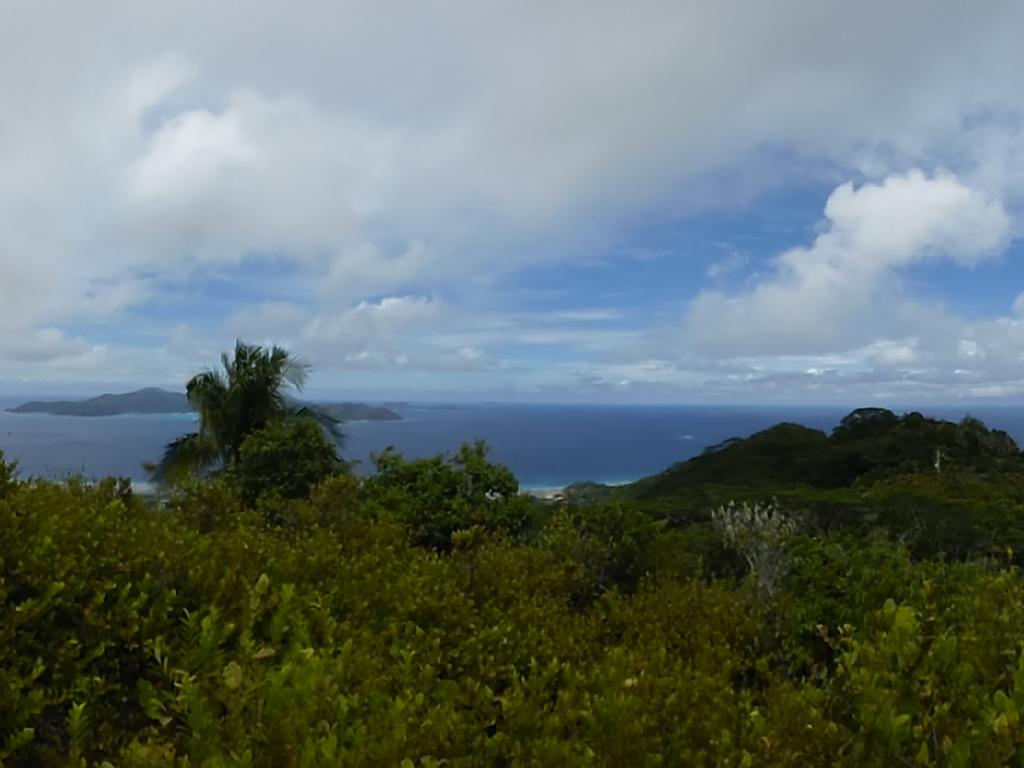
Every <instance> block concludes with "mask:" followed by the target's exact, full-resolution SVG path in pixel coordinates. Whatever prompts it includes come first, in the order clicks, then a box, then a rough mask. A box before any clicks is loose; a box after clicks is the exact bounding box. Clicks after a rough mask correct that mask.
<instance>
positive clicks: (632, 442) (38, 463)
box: [0, 398, 1024, 488]
mask: <svg viewBox="0 0 1024 768" xmlns="http://www.w3.org/2000/svg"><path fill="white" fill-rule="evenodd" d="M18 402H21V400H18V399H10V398H7V399H0V408H6V407H9V406H11V405H15V404H17V403H18ZM849 410H850V409H849V408H838V407H830V408H784V407H748V406H732V407H718V406H590V405H588V406H582V405H581V406H564V405H450V406H435V405H431V406H410V407H408V408H403V409H400V413H401V414H402V416H403V417H404V420H403V421H396V422H360V423H352V424H348V425H346V428H345V430H346V433H347V439H346V442H345V445H344V447H343V450H342V453H343V455H344V456H345V457H346V458H349V459H354V460H356V461H357V462H358V464H357V470H358V471H360V472H369V471H372V466H373V465H372V461H371V459H370V456H371V454H372V453H373V452H376V451H381V450H383V449H384V448H386V447H387V446H389V445H393V446H395V447H396V448H397V449H398V450H400V451H402V452H403V453H404V454H405V455H406V456H409V457H411V458H415V457H422V456H429V455H432V454H435V453H439V452H449V453H450V452H453V451H455V450H457V449H458V446H459V445H460V444H461V443H462V442H465V441H469V440H474V439H477V438H480V439H484V440H486V441H487V442H488V443H489V444H490V446H491V453H492V457H493V458H494V459H496V460H497V461H501V462H503V463H505V464H507V465H508V466H509V467H510V468H511V469H512V470H513V471H514V472H515V473H516V476H517V477H518V478H519V480H520V482H521V483H522V485H523V486H524V487H527V488H552V487H559V486H563V485H566V484H568V483H571V482H577V481H582V480H596V481H600V482H626V481H630V480H634V479H636V478H638V477H642V476H644V475H649V474H652V473H654V472H658V471H660V470H662V469H664V468H665V467H667V466H669V465H671V464H673V463H675V462H677V461H682V460H685V459H687V458H690V457H692V456H695V455H696V454H698V453H700V451H701V450H703V449H704V448H705V447H706V446H708V445H713V444H714V443H718V442H721V441H722V440H724V439H726V438H729V437H734V436H745V435H749V434H751V433H752V432H755V431H757V430H759V429H763V428H765V427H768V426H771V425H772V424H775V423H777V422H779V421H796V422H799V423H802V424H806V425H808V426H812V427H818V428H822V429H831V428H832V427H833V426H834V425H835V424H836V422H838V420H839V419H840V418H842V416H843V415H844V414H845V413H847V412H848V411H849ZM894 410H898V411H903V410H906V409H894ZM922 410H924V411H925V413H927V414H929V415H935V416H940V417H942V418H953V419H959V418H961V417H962V416H963V415H964V413H965V412H967V411H968V410H970V412H971V413H973V414H974V415H977V416H979V417H980V418H982V419H983V420H984V421H985V422H986V423H988V424H990V425H992V426H996V427H999V428H1002V429H1006V430H1007V431H1008V432H1010V434H1011V435H1013V436H1014V437H1016V438H1017V439H1018V440H1019V441H1020V440H1022V439H1024V408H1020V407H1011V408H1006V407H999V408H996V407H975V408H970V409H966V408H954V407H949V408H930V409H922ZM193 421H194V420H193V418H192V417H191V416H188V415H174V416H163V415H162V416H115V417H107V418H78V417H69V416H47V415H45V414H12V413H6V412H3V411H0V449H2V450H3V451H4V452H5V453H6V454H7V456H8V457H9V458H15V459H17V460H18V462H19V466H20V468H21V470H22V473H23V474H25V475H42V476H48V477H61V476H64V475H67V474H69V473H74V472H81V473H83V474H85V475H86V476H88V477H102V476H104V475H110V474H114V475H124V476H128V477H131V478H133V479H135V480H142V479H144V477H145V473H144V472H143V469H142V463H143V462H144V461H146V460H152V459H155V458H157V457H158V456H159V455H160V452H161V449H162V447H163V445H164V444H165V443H167V442H168V441H169V440H171V439H172V438H174V437H176V436H178V435H180V434H181V433H183V432H187V431H190V429H191V428H192V424H193Z"/></svg>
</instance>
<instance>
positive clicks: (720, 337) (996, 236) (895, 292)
mask: <svg viewBox="0 0 1024 768" xmlns="http://www.w3.org/2000/svg"><path fill="white" fill-rule="evenodd" d="M825 218H826V224H825V226H824V231H823V232H822V233H821V234H820V235H818V237H817V238H816V239H815V241H814V244H813V245H811V246H810V247H807V248H793V249H791V250H789V251H786V252H785V253H783V254H781V255H780V256H779V257H778V259H777V260H776V263H775V268H774V271H773V272H772V273H771V274H770V275H768V276H767V277H765V278H764V279H762V280H761V281H760V282H758V283H757V284H756V285H754V287H752V288H750V289H749V290H746V291H744V292H741V293H738V294H735V295H728V294H725V293H722V292H719V291H705V292H704V293H701V294H700V295H698V296H697V298H696V299H695V300H694V301H693V302H692V304H691V306H690V308H689V312H688V315H687V317H686V320H685V323H684V332H685V335H686V338H687V339H688V340H689V341H690V342H691V343H692V344H693V345H694V347H695V348H696V349H697V350H699V351H700V352H701V353H703V354H704V355H707V356H710V357H739V356H745V355H752V354H759V355H764V354H776V355H790V354H807V353H819V354H821V353H828V352H838V351H844V350H850V349H855V348H858V347H861V346H863V345H865V344H869V343H872V342H874V341H876V340H878V338H879V336H880V335H890V336H891V335H892V334H895V335H897V337H899V336H903V335H906V334H908V333H914V332H915V331H916V330H917V329H918V328H919V326H920V324H921V323H927V322H928V317H927V315H928V313H929V311H928V310H927V308H922V307H918V306H917V305H915V304H914V303H913V302H911V301H909V300H908V299H906V298H905V297H904V296H902V294H901V293H900V291H899V287H898V278H899V271H900V270H901V269H904V268H906V267H908V266H910V265H911V264H914V263H916V262H920V261H923V260H926V259H943V258H948V259H952V260H954V261H956V262H957V263H960V264H975V263H978V262H979V261H981V260H982V259H985V258H988V257H991V256H992V255H994V254H997V253H999V251H1000V250H1001V248H1003V247H1004V246H1005V245H1006V243H1007V239H1008V237H1009V232H1010V219H1009V216H1008V214H1007V213H1006V211H1005V210H1004V208H1003V206H1002V204H1001V203H999V202H998V201H995V200H992V199H990V198H989V197H988V196H987V195H985V194H984V193H982V192H979V191H978V190H974V189H971V188H970V187H968V186H966V185H965V184H964V183H963V182H962V181H960V180H959V179H957V178H956V177H954V176H951V175H948V174H939V175H935V176H931V177H929V176H926V175H924V174H923V173H921V172H919V171H911V172H910V173H907V174H900V175H893V176H889V177H888V178H886V179H885V180H884V181H882V182H881V183H878V184H864V185H862V186H860V187H859V188H855V187H854V186H853V185H852V184H844V185H843V186H841V187H839V188H838V189H836V190H835V191H834V192H833V193H832V195H831V196H830V197H829V199H828V202H827V204H826V206H825Z"/></svg>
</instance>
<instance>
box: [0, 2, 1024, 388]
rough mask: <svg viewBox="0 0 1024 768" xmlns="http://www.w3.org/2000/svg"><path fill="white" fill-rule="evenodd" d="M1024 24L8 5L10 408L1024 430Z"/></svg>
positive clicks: (894, 14)
mask: <svg viewBox="0 0 1024 768" xmlns="http://www.w3.org/2000/svg"><path fill="white" fill-rule="evenodd" d="M243 18H244V20H245V24H244V25H242V24H241V21H240V20H241V19H243ZM1022 22H1024V6H1021V5H1020V4H1019V3H1016V2H993V3H986V4H985V5H984V6H977V7H969V6H968V5H967V4H963V3H954V2H944V1H940V2H924V1H923V0H921V1H917V0H914V1H912V2H907V3H904V4H901V5H900V7H899V10H898V11H895V10H894V9H893V7H892V6H891V4H890V3H883V2H874V1H867V2H862V3H857V4H841V5H840V4H817V5H815V6H808V5H807V4H806V3H803V2H797V0H780V2H778V3H772V4H770V6H769V5H768V4H764V5H762V6H752V5H751V4H739V3H730V2H724V3H723V2H711V0H707V2H695V3H685V4H682V3H678V2H668V1H665V2H661V1H660V0H654V1H652V2H650V3H645V4H643V5H642V6H635V5H631V6H629V7H627V6H626V5H623V4H621V3H610V2H608V3H604V2H597V3H594V2H575V1H572V2H564V3H559V4H557V5H551V4H536V5H534V4H530V3H516V4H496V3H495V4H490V3H478V2H470V1H469V0H447V1H446V2H443V3H438V4H422V3H412V2H409V3H395V4H389V5H387V6H382V5H381V4H379V3H368V2H347V3H335V2H319V1H314V0H304V1H303V2H298V3H294V4H290V5H289V6H288V8H284V7H283V6H281V5H280V4H279V3H273V2H269V0H267V1H266V2H262V1H261V0H256V1H254V2H247V3H244V4H241V3H238V4H236V3H231V2H227V3H218V4H217V5H216V6H215V7H210V5H209V4H204V3H199V2H194V1H193V0H183V2H181V3H176V4H173V7H171V6H169V5H168V4H159V3H149V2H113V3H111V4H110V5H109V9H108V12H107V13H105V14H102V15H101V14H96V13H90V12H89V9H78V8H73V7H69V6H67V4H66V3H59V2H56V1H55V0H40V2H36V3H31V4H14V3H10V4H5V5H4V6H3V8H0V94H3V95H2V96H0V168H2V169H3V174H2V176H0V394H57V393H72V392H76V393H82V394H86V393H92V392H97V391H106V390H117V389H125V388H129V387H132V386H136V385H149V384H160V385H164V386H172V387H178V386H181V385H182V384H183V383H184V381H185V380H186V379H187V378H188V376H189V375H190V374H191V373H192V372H194V371H195V370H197V369H198V368H201V367H204V366H207V365H210V364H213V363H214V362H215V361H216V359H217V357H218V355H219V353H220V352H221V351H222V350H224V349H227V348H229V347H230V346H231V345H232V344H233V342H234V340H235V339H236V338H242V339H244V340H246V341H249V342H253V343H278V344H282V345H285V346H287V347H288V348H289V349H292V350H294V351H295V352H297V353H298V354H300V355H301V356H302V357H304V358H305V359H306V360H308V361H309V362H310V363H311V364H312V365H313V366H314V369H315V373H314V375H313V377H312V380H311V382H310V389H311V391H312V392H313V393H314V394H317V395H324V396H337V397H351V398H360V399H375V400H386V399H430V400H508V401H553V402H635V403H652V402H695V403H703V402H708V403H723V402H724V403H736V402H740V403H751V402H764V403H841V404H844V405H846V404H849V405H856V404H866V403H883V404H884V403H899V404H915V403H931V404H934V403H943V402H956V403H960V402H996V403H1004V402H1024V299H1022V298H1020V297H1021V296H1022V291H1024V261H1022V256H1024V251H1022V248H1024V246H1022V244H1021V239H1020V233H1021V228H1020V220H1021V213H1022V210H1024V206H1022V202H1024V194H1022V193H1024V130H1022V126H1024V122H1022V118H1024V93H1022V92H1021V89H1020V88H1019V84H1018V82H1017V77H1016V73H1018V72H1020V71H1024V51H1022V50H1021V48H1020V46H1019V44H1018V40H1017V36H1016V34H1015V33H1016V31H1017V30H1019V29H1021V28H1024V27H1022ZM97 43H99V50H101V51H102V53H101V54H99V53H97V50H98V49H97Z"/></svg>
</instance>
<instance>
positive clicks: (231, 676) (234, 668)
mask: <svg viewBox="0 0 1024 768" xmlns="http://www.w3.org/2000/svg"><path fill="white" fill-rule="evenodd" d="M223 675H224V684H225V685H226V686H227V687H228V688H230V689H232V690H234V689H236V688H238V686H240V685H241V684H242V668H241V667H240V666H239V665H238V662H236V661H230V662H228V663H227V665H225V667H224V672H223Z"/></svg>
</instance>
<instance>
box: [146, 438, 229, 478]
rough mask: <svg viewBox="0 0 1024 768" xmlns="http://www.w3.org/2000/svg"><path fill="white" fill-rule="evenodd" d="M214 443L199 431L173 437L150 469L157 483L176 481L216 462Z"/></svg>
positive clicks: (216, 455)
mask: <svg viewBox="0 0 1024 768" xmlns="http://www.w3.org/2000/svg"><path fill="white" fill-rule="evenodd" d="M218 458H219V456H218V452H217V445H216V443H215V442H214V441H213V440H211V439H209V438H204V437H203V436H202V435H201V434H200V433H199V432H191V433H189V434H187V435H182V436H181V437H178V438H175V439H174V440H172V441H171V442H169V443H168V444H167V445H166V446H165V447H164V453H163V456H162V457H161V459H160V461H159V462H157V463H156V465H155V466H154V467H153V468H152V470H151V471H150V476H151V477H152V479H153V480H154V481H155V482H158V483H176V482H178V481H180V480H183V479H184V478H186V477H189V476H191V475H194V474H196V473H198V472H200V471H202V470H204V469H207V468H209V467H210V466H212V465H213V464H215V463H216V461H217V459H218Z"/></svg>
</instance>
